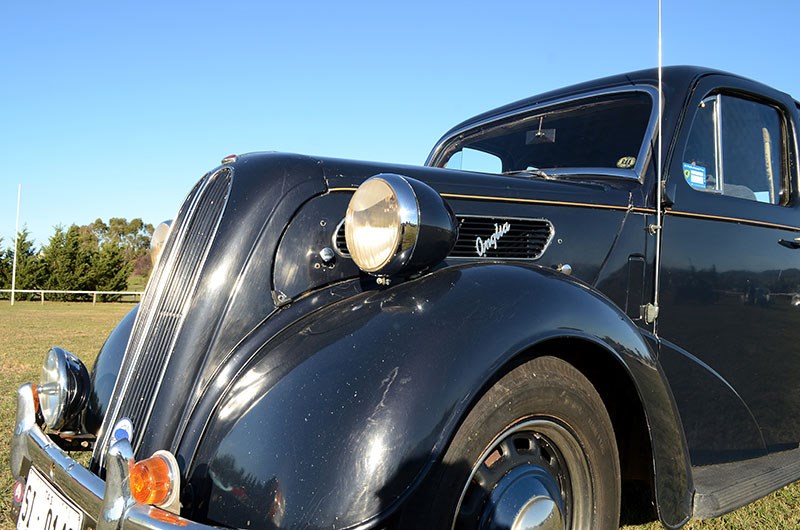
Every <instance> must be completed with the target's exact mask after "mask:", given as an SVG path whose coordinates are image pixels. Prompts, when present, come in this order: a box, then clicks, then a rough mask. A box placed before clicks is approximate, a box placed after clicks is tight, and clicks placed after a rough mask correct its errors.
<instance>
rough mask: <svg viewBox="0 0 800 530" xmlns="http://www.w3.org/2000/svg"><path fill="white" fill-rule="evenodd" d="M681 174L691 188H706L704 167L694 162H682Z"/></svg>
mask: <svg viewBox="0 0 800 530" xmlns="http://www.w3.org/2000/svg"><path fill="white" fill-rule="evenodd" d="M683 176H684V178H686V182H688V183H689V186H691V187H693V188H699V189H702V190H704V189H706V168H704V167H703V166H695V165H694V164H688V163H686V162H684V163H683Z"/></svg>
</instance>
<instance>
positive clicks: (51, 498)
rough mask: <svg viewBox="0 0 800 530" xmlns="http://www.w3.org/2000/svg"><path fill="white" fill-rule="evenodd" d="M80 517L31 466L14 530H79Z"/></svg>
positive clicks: (73, 507) (77, 511)
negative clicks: (15, 529)
mask: <svg viewBox="0 0 800 530" xmlns="http://www.w3.org/2000/svg"><path fill="white" fill-rule="evenodd" d="M82 523H83V514H82V513H81V512H80V511H79V510H78V509H77V508H76V507H75V505H74V504H72V503H71V502H70V501H69V500H67V498H66V497H64V496H63V495H62V494H61V493H59V492H58V491H56V490H55V488H53V486H51V485H50V483H49V482H47V480H45V478H44V477H43V476H42V475H41V473H39V471H37V470H36V469H35V468H34V467H33V466H31V470H30V471H29V472H28V481H27V484H26V486H25V495H24V496H23V497H22V504H21V506H20V508H19V518H18V519H17V530H81V525H82Z"/></svg>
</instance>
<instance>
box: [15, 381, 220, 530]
mask: <svg viewBox="0 0 800 530" xmlns="http://www.w3.org/2000/svg"><path fill="white" fill-rule="evenodd" d="M105 461H106V480H105V481H103V480H102V479H101V478H100V477H98V476H97V475H95V474H94V473H92V472H91V471H89V470H88V469H86V468H85V467H83V466H82V465H80V464H79V463H78V462H76V461H75V460H73V459H72V458H70V457H69V455H67V453H65V452H64V451H63V450H61V448H60V447H58V446H57V445H56V444H55V443H54V442H53V441H52V440H51V439H50V438H49V437H48V436H47V435H46V434H45V433H44V431H42V429H41V428H40V427H39V425H37V423H36V408H35V405H34V400H33V389H32V387H31V385H30V384H26V385H22V386H21V387H20V388H19V390H18V391H17V421H16V423H15V425H14V437H13V438H12V440H11V472H12V473H13V474H14V477H15V478H18V479H23V480H24V478H25V477H24V476H23V471H25V470H26V469H27V468H26V465H28V464H30V465H32V466H34V467H36V469H38V470H39V471H41V472H42V474H43V475H45V476H47V477H49V479H50V482H52V483H53V484H54V485H55V486H56V487H57V488H58V489H60V490H61V492H62V493H64V495H66V496H67V497H69V499H70V500H72V501H73V502H74V503H75V504H77V505H78V507H79V509H80V510H81V511H83V512H84V513H85V514H86V515H87V516H88V517H89V518H90V519H94V520H95V521H96V522H97V526H96V529H97V530H120V529H123V528H124V529H134V530H169V529H172V530H174V529H177V528H185V529H187V530H211V529H214V528H216V527H211V526H206V525H203V524H199V523H195V522H193V521H190V520H188V519H184V518H182V517H178V516H175V515H173V514H171V513H169V512H166V511H164V510H161V509H160V508H156V507H153V506H148V505H143V504H137V503H136V502H135V501H134V500H133V497H132V496H131V488H130V476H129V471H128V469H129V465H130V464H131V462H133V450H132V449H131V445H130V442H129V441H128V440H127V439H126V438H122V439H120V440H117V441H116V442H115V443H114V444H112V445H111V447H109V449H108V452H107V453H106V459H105Z"/></svg>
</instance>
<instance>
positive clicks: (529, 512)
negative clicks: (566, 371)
mask: <svg viewBox="0 0 800 530" xmlns="http://www.w3.org/2000/svg"><path fill="white" fill-rule="evenodd" d="M588 477H589V471H588V463H587V462H586V460H585V456H584V454H583V451H582V449H581V447H580V445H579V444H578V442H577V440H576V439H575V437H574V436H573V435H572V433H571V431H570V430H569V429H568V428H567V427H565V426H564V425H562V424H561V423H560V422H558V421H556V420H553V419H550V418H535V419H530V420H527V421H524V422H522V423H519V424H517V425H514V426H512V427H509V428H508V429H506V431H504V432H503V433H501V434H500V435H499V436H498V437H497V438H496V439H495V442H493V443H492V445H491V446H489V448H488V449H486V451H484V453H483V454H482V455H481V456H480V458H479V459H478V463H477V465H475V467H474V468H473V469H472V472H471V474H470V476H469V480H468V481H467V484H466V485H465V487H464V490H463V491H462V494H461V498H460V500H459V504H458V511H457V513H456V517H455V519H454V520H453V525H452V528H453V529H456V530H497V529H503V530H509V529H510V530H565V529H567V528H584V527H585V525H586V524H589V521H590V520H591V513H592V508H591V506H592V501H591V499H592V498H593V493H592V490H593V487H592V484H591V481H590V479H589V478H588Z"/></svg>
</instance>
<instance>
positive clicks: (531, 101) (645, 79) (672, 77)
mask: <svg viewBox="0 0 800 530" xmlns="http://www.w3.org/2000/svg"><path fill="white" fill-rule="evenodd" d="M711 74H721V75H727V76H732V77H740V78H742V77H741V76H736V75H734V74H731V73H728V72H723V71H721V70H715V69H713V68H706V67H702V66H666V67H664V68H663V70H662V79H663V83H664V85H665V86H675V87H678V86H683V87H688V86H690V85H691V84H693V83H694V82H695V81H696V80H697V79H698V78H699V77H702V76H705V75H711ZM742 79H744V78H742ZM633 85H651V86H658V69H657V68H648V69H645V70H638V71H635V72H628V73H624V74H617V75H612V76H609V77H603V78H600V79H594V80H592V81H586V82H583V83H579V84H576V85H570V86H567V87H563V88H559V89H556V90H552V91H549V92H545V93H543V94H538V95H535V96H532V97H528V98H525V99H521V100H519V101H515V102H513V103H509V104H506V105H503V106H501V107H498V108H495V109H492V110H489V111H487V112H483V113H481V114H478V115H477V116H473V117H472V118H469V119H468V120H465V121H463V122H461V123H459V124H458V125H456V126H455V127H453V128H452V129H450V130H449V131H447V132H446V133H445V134H444V135H442V139H444V138H447V137H449V136H451V135H452V134H453V133H455V132H456V131H460V130H463V129H467V128H469V127H471V126H473V125H475V124H477V123H480V122H482V121H485V120H487V119H489V118H492V117H495V116H499V115H503V114H509V113H513V112H515V111H517V110H519V109H523V108H526V107H531V106H534V105H538V104H540V103H546V102H547V101H551V100H558V99H562V98H566V97H569V96H572V95H575V94H580V93H585V92H591V91H594V90H602V89H607V88H613V87H618V86H633ZM440 141H441V140H440ZM438 143H439V142H437V144H438Z"/></svg>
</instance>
